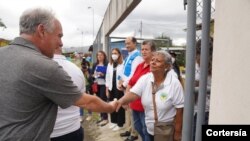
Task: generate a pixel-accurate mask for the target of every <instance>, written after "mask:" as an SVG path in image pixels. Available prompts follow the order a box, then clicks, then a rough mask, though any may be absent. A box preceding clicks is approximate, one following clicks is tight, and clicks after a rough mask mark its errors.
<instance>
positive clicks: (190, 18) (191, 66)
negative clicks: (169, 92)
mask: <svg viewBox="0 0 250 141" xmlns="http://www.w3.org/2000/svg"><path fill="white" fill-rule="evenodd" d="M196 1H197V0H188V1H187V3H188V4H187V5H188V8H187V47H186V82H185V102H184V115H183V129H182V141H191V140H192V130H193V128H192V125H193V112H194V70H195V43H196Z"/></svg>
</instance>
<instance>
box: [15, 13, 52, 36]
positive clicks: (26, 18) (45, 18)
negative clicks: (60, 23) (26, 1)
mask: <svg viewBox="0 0 250 141" xmlns="http://www.w3.org/2000/svg"><path fill="white" fill-rule="evenodd" d="M54 20H56V18H55V14H54V13H53V12H52V10H47V9H42V8H35V9H28V10H26V11H24V12H23V14H22V16H21V17H20V21H19V28H20V34H22V33H26V34H33V33H35V31H36V28H37V26H38V25H39V24H42V25H44V28H45V30H46V31H48V32H52V31H53V29H54Z"/></svg>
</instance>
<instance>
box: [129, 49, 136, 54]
mask: <svg viewBox="0 0 250 141" xmlns="http://www.w3.org/2000/svg"><path fill="white" fill-rule="evenodd" d="M137 51H138V50H137V49H135V50H133V51H131V52H129V53H128V55H132V54H134V53H136V52H137Z"/></svg>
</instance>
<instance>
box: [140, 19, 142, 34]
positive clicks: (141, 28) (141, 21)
mask: <svg viewBox="0 0 250 141" xmlns="http://www.w3.org/2000/svg"><path fill="white" fill-rule="evenodd" d="M140 27H141V29H140V38H142V21H141V24H140Z"/></svg>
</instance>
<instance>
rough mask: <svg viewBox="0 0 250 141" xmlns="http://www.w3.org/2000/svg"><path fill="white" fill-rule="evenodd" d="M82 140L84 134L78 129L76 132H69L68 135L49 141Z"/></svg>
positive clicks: (81, 129)
mask: <svg viewBox="0 0 250 141" xmlns="http://www.w3.org/2000/svg"><path fill="white" fill-rule="evenodd" d="M83 139H84V133H83V128H82V127H80V128H79V129H78V130H76V131H74V132H71V133H69V134H66V135H63V136H60V137H55V138H51V139H50V140H51V141H83Z"/></svg>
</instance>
